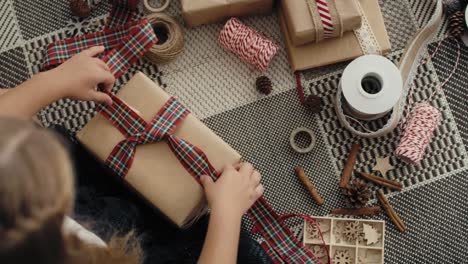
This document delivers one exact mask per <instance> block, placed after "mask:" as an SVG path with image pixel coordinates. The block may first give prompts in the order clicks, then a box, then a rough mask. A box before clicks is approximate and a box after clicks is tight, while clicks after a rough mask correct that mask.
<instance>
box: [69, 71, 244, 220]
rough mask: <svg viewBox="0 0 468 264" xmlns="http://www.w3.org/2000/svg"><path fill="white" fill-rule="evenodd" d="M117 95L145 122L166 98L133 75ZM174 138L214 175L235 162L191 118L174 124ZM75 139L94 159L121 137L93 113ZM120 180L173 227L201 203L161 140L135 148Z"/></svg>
mask: <svg viewBox="0 0 468 264" xmlns="http://www.w3.org/2000/svg"><path fill="white" fill-rule="evenodd" d="M117 96H118V97H119V98H121V99H122V100H123V101H124V102H126V103H127V104H128V105H129V106H131V107H132V108H133V109H134V110H135V111H137V112H138V113H139V114H140V116H141V117H143V119H144V120H145V121H146V122H150V121H151V120H152V119H153V118H154V116H155V115H156V114H157V113H158V111H159V110H160V109H161V107H162V106H163V105H164V104H165V102H166V101H167V100H168V99H169V98H170V96H169V95H168V94H167V93H166V92H165V91H164V90H162V89H161V88H160V87H159V86H158V85H157V84H155V83H154V82H153V81H152V80H150V79H149V78H148V77H146V76H145V75H144V74H142V73H137V74H135V76H134V77H133V78H132V79H131V80H130V81H129V82H128V83H127V84H126V85H125V86H124V87H123V88H122V89H121V90H120V91H119V92H118V93H117ZM174 134H175V135H177V136H178V137H180V138H182V139H184V140H186V141H188V142H190V143H192V144H193V145H195V146H197V147H199V148H200V149H202V150H203V151H204V153H205V154H206V155H207V157H208V159H209V160H210V162H211V164H212V165H213V167H214V168H215V169H216V170H218V171H220V170H221V169H222V168H223V167H224V166H225V165H227V164H235V163H237V162H238V161H239V160H240V158H241V157H240V155H239V154H238V153H237V152H236V151H235V150H234V149H232V148H231V147H230V146H229V145H228V144H227V143H225V142H224V141H223V140H222V139H221V138H220V137H218V136H217V135H216V134H215V133H214V132H213V131H211V130H210V129H209V128H208V127H206V126H205V125H204V124H203V123H202V122H201V121H200V120H198V119H197V118H196V117H195V116H194V115H193V114H189V115H188V116H187V117H186V119H185V120H184V121H182V122H181V123H180V124H179V125H178V127H177V129H176V130H175V133H174ZM77 138H78V139H79V140H80V141H81V142H82V143H83V144H84V145H85V146H86V147H87V148H88V149H90V150H91V151H92V152H94V153H95V154H96V155H97V156H98V157H99V158H100V159H102V160H106V159H107V157H108V156H109V154H110V153H111V151H112V150H113V149H114V147H115V146H116V145H117V144H118V143H119V142H120V141H122V140H123V139H124V136H123V135H122V134H121V133H120V132H119V131H118V130H117V129H116V128H115V127H114V126H113V125H112V124H111V123H110V122H109V121H108V120H107V119H105V118H104V117H102V115H100V114H97V115H96V116H95V117H94V118H93V119H92V120H91V121H89V123H88V124H87V125H86V126H85V127H84V128H83V129H82V130H81V131H80V132H79V133H78V134H77ZM124 180H125V181H126V182H127V183H128V184H129V185H130V186H131V187H132V188H133V189H135V190H136V191H138V192H139V193H140V194H141V195H142V196H143V197H144V198H145V199H146V200H148V201H149V202H150V203H151V204H153V205H154V206H155V207H157V208H158V209H159V210H160V211H161V212H162V213H163V214H165V215H166V216H167V217H168V218H169V219H170V220H171V221H173V222H174V223H175V224H176V225H178V226H179V227H186V226H187V225H188V224H189V223H190V221H192V220H193V218H196V217H197V213H198V212H199V211H200V210H201V208H204V207H205V204H206V202H205V197H204V192H203V190H202V187H201V186H200V184H199V183H198V182H197V181H196V180H195V179H194V178H193V176H192V175H190V174H189V173H188V172H187V171H186V170H185V168H184V167H183V166H182V164H181V163H180V162H179V160H178V159H177V157H176V156H175V154H174V153H173V152H172V151H171V149H170V148H169V146H168V144H167V143H166V142H165V141H162V142H158V143H153V144H146V145H139V146H137V149H136V155H135V159H134V161H133V164H132V166H131V168H130V170H129V171H128V174H127V176H126V177H125V178H124Z"/></svg>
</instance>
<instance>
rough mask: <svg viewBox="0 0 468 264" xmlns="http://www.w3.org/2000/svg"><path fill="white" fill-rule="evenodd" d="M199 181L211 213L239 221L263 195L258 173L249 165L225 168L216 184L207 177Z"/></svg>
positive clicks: (242, 164) (241, 164)
mask: <svg viewBox="0 0 468 264" xmlns="http://www.w3.org/2000/svg"><path fill="white" fill-rule="evenodd" d="M201 180H202V184H203V187H204V188H205V192H206V196H207V199H208V204H209V206H210V208H211V211H212V212H217V213H218V214H222V215H224V216H227V217H235V218H239V219H240V218H241V217H242V215H243V214H244V213H246V212H247V210H249V208H250V207H251V206H252V205H253V204H254V203H255V201H257V199H258V198H260V197H261V196H262V195H263V186H262V184H261V183H260V180H261V176H260V173H259V172H258V171H256V170H255V169H254V167H253V166H252V165H251V164H250V163H240V164H238V165H236V166H234V167H233V166H226V168H225V169H224V170H223V173H222V174H221V176H220V178H219V180H218V181H216V182H213V180H212V179H211V178H210V177H208V176H202V178H201ZM220 212H221V213H220Z"/></svg>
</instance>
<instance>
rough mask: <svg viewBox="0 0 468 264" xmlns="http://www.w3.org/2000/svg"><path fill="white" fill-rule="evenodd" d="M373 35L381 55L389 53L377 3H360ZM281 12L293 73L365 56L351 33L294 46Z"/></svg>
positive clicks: (366, 1)
mask: <svg viewBox="0 0 468 264" xmlns="http://www.w3.org/2000/svg"><path fill="white" fill-rule="evenodd" d="M359 2H360V3H361V6H362V9H363V11H364V13H365V15H366V17H367V20H368V22H369V25H370V27H371V28H372V31H373V32H374V35H375V37H376V39H377V42H378V44H379V46H380V48H381V50H382V53H383V54H387V53H389V52H390V51H391V45H390V40H389V38H388V34H387V30H386V29H385V24H384V21H383V17H382V13H381V12H380V6H379V3H378V0H359ZM283 13H284V12H283V10H281V11H280V24H281V28H282V30H283V34H284V38H285V42H286V48H287V50H288V55H289V62H290V64H291V68H292V70H293V71H299V70H306V69H311V68H315V67H320V66H325V65H330V64H334V63H338V62H343V61H348V60H352V59H354V58H357V57H359V56H362V55H364V54H363V52H362V50H361V46H360V44H359V41H358V39H357V37H356V36H355V34H354V32H353V31H350V32H346V33H344V35H343V37H342V38H334V39H327V40H325V41H322V42H320V43H310V44H306V45H302V46H298V47H296V46H294V45H293V44H292V41H291V39H290V34H289V32H288V30H287V26H286V23H285V21H284V16H283Z"/></svg>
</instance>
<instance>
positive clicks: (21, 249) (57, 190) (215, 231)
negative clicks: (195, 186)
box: [0, 47, 269, 264]
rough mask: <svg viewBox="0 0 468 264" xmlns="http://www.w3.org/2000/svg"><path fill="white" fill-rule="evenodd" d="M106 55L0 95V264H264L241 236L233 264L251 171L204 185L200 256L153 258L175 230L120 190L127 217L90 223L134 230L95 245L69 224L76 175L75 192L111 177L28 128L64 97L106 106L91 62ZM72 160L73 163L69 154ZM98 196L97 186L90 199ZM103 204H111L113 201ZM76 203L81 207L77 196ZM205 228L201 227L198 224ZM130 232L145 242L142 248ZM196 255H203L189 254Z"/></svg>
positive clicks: (92, 52) (234, 169) (250, 199)
mask: <svg viewBox="0 0 468 264" xmlns="http://www.w3.org/2000/svg"><path fill="white" fill-rule="evenodd" d="M103 51H104V48H103V47H94V48H91V49H89V50H86V51H84V52H82V53H80V54H78V55H76V56H74V57H73V58H71V59H70V60H69V61H67V62H65V63H64V64H63V65H61V66H60V67H58V68H56V69H54V70H51V71H48V72H44V73H40V74H38V75H35V76H34V77H33V78H32V79H31V80H29V81H27V82H25V83H23V84H21V85H20V86H18V87H16V88H14V89H10V90H8V91H7V92H4V93H3V94H2V95H1V96H0V116H2V117H0V263H5V264H6V263H15V264H17V263H18V264H21V263H48V264H49V263H51V264H54V263H57V264H58V263H122V264H123V263H143V262H145V263H169V262H172V263H181V262H184V263H185V262H187V261H188V260H187V259H191V260H193V261H189V262H194V261H196V260H197V259H198V263H235V262H236V260H239V262H241V263H242V262H244V263H245V262H246V261H247V262H249V263H266V262H268V261H269V259H268V257H266V255H265V253H264V252H263V251H262V250H261V249H260V247H259V246H258V245H257V244H255V243H253V242H252V241H251V240H250V239H248V238H244V237H243V236H242V237H241V239H242V240H245V241H247V242H246V243H242V242H241V244H240V252H239V253H240V256H242V255H245V256H246V258H245V260H244V261H243V260H242V258H238V244H239V235H240V233H241V232H240V229H241V227H240V225H241V218H242V215H243V214H244V213H245V212H246V211H247V210H248V209H249V208H250V207H251V206H252V204H253V203H254V202H255V201H256V200H257V199H258V198H259V197H260V196H261V195H262V193H263V186H262V185H261V184H260V174H259V173H258V172H257V171H256V170H255V169H254V168H253V167H252V165H250V164H248V163H240V164H236V165H235V166H227V167H226V168H225V169H224V171H223V172H222V175H221V177H220V179H219V180H218V181H217V182H216V183H214V182H213V181H212V180H211V178H210V177H207V176H203V177H202V183H203V186H204V189H205V192H206V197H207V200H208V204H209V206H210V208H211V214H210V219H209V225H208V230H207V233H206V239H204V241H205V242H204V245H203V248H202V249H201V253H199V252H200V251H198V253H192V252H194V249H190V245H191V243H189V242H193V241H182V242H181V244H179V245H176V246H178V247H179V249H178V250H179V251H180V250H184V251H185V252H190V254H189V255H190V256H189V257H186V258H181V256H171V257H167V256H162V255H161V256H159V257H158V256H157V254H158V253H159V251H160V250H161V248H163V250H164V248H165V247H167V248H170V246H169V245H173V243H172V242H171V241H170V240H168V241H166V242H165V244H167V245H162V244H164V243H159V244H158V243H152V240H156V236H158V234H157V231H158V230H173V229H174V228H173V227H172V226H170V224H168V223H167V222H166V221H164V220H161V217H159V216H158V215H156V214H154V213H153V212H152V211H151V212H149V210H147V209H148V208H147V207H145V206H144V205H141V203H139V200H138V199H134V198H128V194H127V193H128V192H127V191H126V190H125V194H122V193H123V192H121V193H119V192H117V193H114V194H116V196H115V197H112V199H113V201H123V203H127V204H130V206H129V207H128V208H131V209H129V210H112V208H111V209H109V208H108V207H106V206H102V207H100V208H97V209H96V208H94V211H98V212H99V213H98V214H96V213H94V214H91V216H96V215H100V216H102V215H103V212H105V211H106V210H110V211H112V214H113V215H112V216H111V217H108V218H109V219H111V221H108V220H109V219H104V220H106V221H108V222H114V223H123V222H125V216H126V215H129V214H130V215H132V216H131V217H130V219H132V221H133V224H131V225H130V227H128V226H127V227H126V228H124V229H127V230H125V231H130V232H128V233H127V234H123V235H122V234H121V232H120V233H119V232H115V231H116V230H115V229H112V230H113V231H112V232H111V234H110V235H103V236H102V238H101V237H98V236H96V235H95V234H93V233H91V232H90V231H88V230H86V229H84V228H83V227H82V226H80V225H79V224H78V223H76V222H75V221H73V220H72V219H71V218H69V217H68V216H69V215H72V214H73V207H74V199H75V198H74V196H75V188H74V181H75V180H74V176H75V174H77V176H78V182H79V185H81V183H82V181H88V180H89V179H90V178H93V179H92V180H91V182H92V181H93V180H94V178H98V177H99V178H100V177H101V176H103V175H104V174H106V173H108V170H105V169H104V168H102V164H100V163H98V162H97V161H96V160H94V159H92V158H91V156H90V155H89V154H86V153H85V151H84V150H82V151H81V152H76V151H74V152H73V153H72V156H73V157H71V156H70V154H69V151H67V149H66V148H65V147H64V144H63V143H62V141H61V140H59V137H58V136H57V135H55V134H54V133H52V132H51V131H46V130H45V129H42V128H39V127H37V126H35V125H33V124H32V122H28V121H26V120H28V119H30V118H31V117H32V116H34V114H35V113H37V112H38V111H39V110H40V109H41V108H43V107H45V106H47V105H48V104H50V103H52V102H54V101H56V100H58V99H60V98H64V97H68V98H73V99H78V100H93V101H97V102H100V103H105V104H111V103H112V101H111V98H110V97H109V96H108V95H107V94H105V93H103V92H100V91H99V90H98V89H96V87H97V86H98V85H100V87H103V89H104V90H105V91H110V89H111V87H112V86H113V85H114V81H115V80H114V77H113V75H112V74H111V73H110V71H109V68H108V67H107V65H106V64H105V63H104V62H103V61H101V60H100V59H98V58H96V56H97V55H98V54H99V53H101V52H103ZM21 119H22V120H21ZM71 144H72V143H69V144H68V146H69V150H76V149H77V148H79V147H80V146H79V145H71ZM76 153H79V154H78V155H73V154H76ZM83 153H84V154H83ZM73 161H75V169H74V168H73V167H74V166H73ZM80 162H82V164H80ZM89 162H91V163H92V165H89V164H90V163H89ZM93 162H94V163H93ZM85 163H86V164H85ZM86 177H87V178H86ZM83 179H85V180H83ZM104 181H106V179H104ZM105 184H106V187H103V188H102V190H103V191H102V192H103V193H106V190H104V189H106V188H107V189H109V188H110V189H112V188H115V189H119V188H120V189H122V186H116V185H115V184H114V185H113V183H111V182H110V181H109V182H106V183H105ZM94 187H95V186H93V188H94ZM100 191H101V190H99V187H97V188H96V189H95V190H94V192H98V193H99V192H100ZM111 193H112V192H111ZM107 194H108V193H106V195H107ZM83 199H89V197H88V196H86V197H84V198H83ZM105 199H107V200H106V201H109V197H105ZM77 201H78V204H80V201H81V200H80V197H78V200H77ZM100 201H101V200H99V199H96V200H93V201H91V202H89V203H88V204H91V205H92V206H94V207H96V205H97V204H99V203H100ZM85 204H86V203H85ZM81 207H83V206H81ZM84 207H86V206H84ZM119 208H122V207H117V209H119ZM114 209H116V208H114ZM81 211H86V210H81ZM132 212H134V214H132ZM142 216H143V217H142ZM98 218H99V217H98ZM104 218H105V217H104ZM135 219H137V220H138V219H140V220H141V219H144V220H149V223H148V221H146V222H145V221H144V220H142V221H140V222H141V223H143V224H142V226H140V224H139V223H140V222H138V221H135ZM93 220H96V221H98V220H102V219H91V221H93ZM203 223H204V221H203V220H202V221H201V224H199V225H203ZM132 229H133V230H132ZM202 229H203V228H202ZM148 230H150V232H147V231H148ZM117 231H122V230H117ZM189 232H192V230H189V231H186V232H185V235H184V234H182V233H184V232H182V231H174V232H173V233H172V234H175V235H174V238H173V239H174V240H175V241H177V240H178V238H177V237H178V236H179V235H180V236H182V237H183V236H189V237H190V235H187V233H189ZM103 233H105V232H103ZM136 233H138V234H139V235H140V234H142V235H140V236H139V239H137V238H136V236H135V234H136ZM195 233H196V232H195ZM195 233H193V236H192V237H193V240H198V239H199V238H200V237H199V236H197V235H196V234H195ZM148 234H149V235H148ZM181 234H182V235H181ZM145 235H146V238H145ZM106 238H107V239H106ZM104 240H105V241H104ZM179 240H180V238H179ZM246 245H247V246H246ZM142 248H143V249H145V250H144V251H143V250H142ZM196 250H200V249H199V248H196V247H195V252H196ZM169 254H170V252H169ZM165 255H167V252H166V253H165ZM178 257H179V258H178ZM165 259H166V260H167V259H172V260H173V261H165ZM182 259H184V260H182Z"/></svg>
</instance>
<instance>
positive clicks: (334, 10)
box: [281, 0, 361, 46]
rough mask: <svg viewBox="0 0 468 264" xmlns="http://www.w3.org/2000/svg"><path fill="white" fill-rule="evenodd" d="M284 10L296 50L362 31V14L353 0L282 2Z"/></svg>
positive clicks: (294, 0) (288, 0) (283, 0)
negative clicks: (347, 33) (358, 30)
mask: <svg viewBox="0 0 468 264" xmlns="http://www.w3.org/2000/svg"><path fill="white" fill-rule="evenodd" d="M281 8H282V9H283V10H284V12H283V14H284V19H285V22H286V25H287V28H288V32H289V36H290V38H291V42H292V44H293V45H295V46H299V45H303V44H307V43H316V42H320V41H322V40H325V39H328V38H336V37H342V36H343V34H344V33H345V32H348V31H352V30H354V29H358V28H359V27H361V14H360V13H359V10H358V8H357V6H356V3H355V2H354V1H351V0H293V1H291V0H281Z"/></svg>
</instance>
